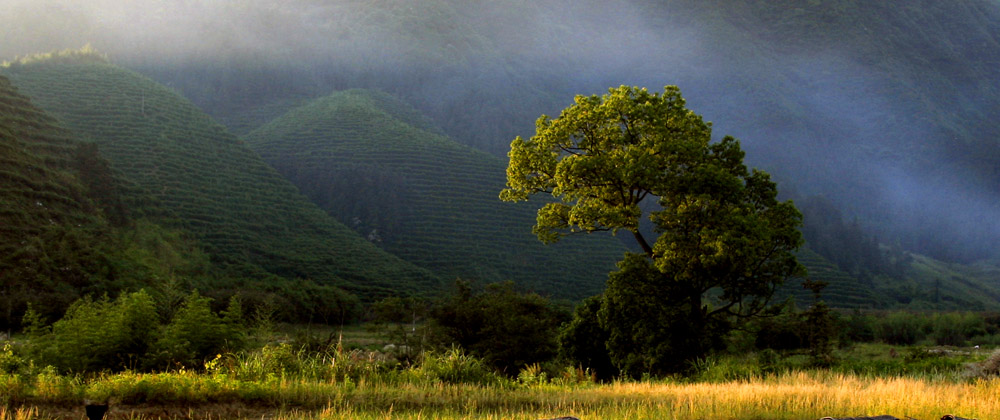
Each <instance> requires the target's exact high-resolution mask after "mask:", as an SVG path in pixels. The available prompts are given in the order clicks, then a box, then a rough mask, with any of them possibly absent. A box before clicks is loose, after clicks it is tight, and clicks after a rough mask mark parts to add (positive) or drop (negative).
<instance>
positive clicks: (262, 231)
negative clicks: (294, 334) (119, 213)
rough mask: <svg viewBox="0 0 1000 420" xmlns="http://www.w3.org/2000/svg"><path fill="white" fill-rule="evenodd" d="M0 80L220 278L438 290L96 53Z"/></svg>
mask: <svg viewBox="0 0 1000 420" xmlns="http://www.w3.org/2000/svg"><path fill="white" fill-rule="evenodd" d="M2 73H3V74H4V75H6V76H7V77H8V78H10V79H11V81H12V82H13V83H14V84H15V85H16V86H18V88H19V89H21V90H22V92H24V93H26V94H27V95H29V96H31V97H32V98H33V99H34V100H35V101H36V103H37V104H38V106H39V107H40V108H42V109H45V110H46V111H48V112H50V113H51V114H53V115H55V116H56V117H57V118H58V119H59V120H60V121H62V122H63V123H64V124H65V127H66V128H68V129H69V130H71V131H72V132H74V133H75V134H76V135H78V136H79V137H80V138H82V139H83V140H86V141H89V142H93V143H95V144H96V145H97V146H98V147H99V149H100V153H101V154H102V155H103V156H105V157H106V158H107V159H108V160H109V161H110V163H111V166H112V168H113V169H114V170H116V171H120V172H121V173H122V174H123V175H124V176H125V177H126V178H128V179H129V180H131V181H133V182H134V183H135V184H136V185H137V187H138V188H140V189H141V190H142V191H143V194H146V195H148V196H149V197H151V200H152V201H153V202H155V203H157V204H156V205H158V206H162V208H163V211H162V212H163V213H164V216H163V217H162V219H163V220H164V221H165V223H167V224H168V225H169V226H172V227H175V228H178V229H182V230H184V231H187V232H190V233H191V234H192V236H193V237H194V238H195V239H196V240H197V241H198V242H199V244H200V246H201V247H202V249H203V250H204V252H205V253H206V254H207V255H209V256H210V257H211V260H212V264H213V265H214V266H216V267H221V268H222V272H223V273H225V275H226V276H229V277H234V278H257V279H260V278H268V277H278V278H284V279H309V280H313V281H315V282H317V283H319V284H325V285H332V286H336V287H340V288H343V289H345V290H348V291H350V292H352V293H355V294H357V295H359V296H361V297H363V298H367V299H373V298H376V297H379V296H386V295H389V294H405V293H430V292H433V291H436V290H438V289H439V288H440V286H441V284H440V281H439V280H438V278H437V277H436V276H435V275H434V274H432V273H431V272H429V271H427V270H424V269H420V268H417V267H415V266H413V265H411V264H408V263H406V262H404V261H402V260H400V259H399V258H396V257H395V256H393V255H391V254H388V253H386V252H384V251H382V250H380V249H378V248H377V247H376V246H374V245H372V244H371V243H370V242H368V241H366V240H365V239H363V238H361V237H359V236H358V235H357V234H355V233H354V232H353V231H351V230H350V229H349V228H347V227H345V226H344V225H342V224H340V223H337V222H336V221H334V220H333V219H331V218H330V217H328V216H327V215H326V214H324V213H323V211H322V210H320V209H319V208H317V207H316V206H315V205H313V204H312V203H310V202H309V201H308V200H306V199H305V198H304V197H303V196H302V195H301V194H299V193H298V191H297V190H296V188H295V187H294V186H293V185H291V184H290V183H289V182H288V181H286V180H285V179H284V178H282V177H281V176H280V175H279V174H278V173H277V172H275V171H274V170H273V169H272V168H271V167H270V166H268V165H267V164H266V163H264V161H263V160H261V159H260V157H259V156H257V155H256V154H255V153H254V152H253V151H251V150H250V149H248V148H247V147H246V146H245V145H244V144H243V142H242V141H240V140H239V139H238V138H236V137H235V136H233V135H232V134H230V133H229V132H228V131H227V130H226V129H225V128H224V127H222V126H221V125H219V124H216V123H214V122H213V121H212V120H211V118H209V117H208V116H207V115H205V114H204V113H202V112H201V111H200V110H199V109H198V108H197V107H195V106H194V105H192V104H191V103H190V102H189V101H187V100H186V99H184V98H183V97H181V96H180V95H179V94H178V93H177V92H175V91H173V90H171V89H169V88H166V87H164V86H162V85H159V84H157V83H155V82H153V81H152V80H150V79H148V78H146V77H143V76H141V75H139V74H137V73H135V72H132V71H129V70H125V69H123V68H121V67H117V66H114V65H111V64H109V63H108V62H106V61H105V60H103V59H101V58H100V57H99V56H96V55H94V54H70V55H66V56H58V55H57V56H53V57H48V58H40V59H34V60H25V61H23V62H20V63H14V64H12V65H10V66H8V67H7V68H4V69H3V70H2Z"/></svg>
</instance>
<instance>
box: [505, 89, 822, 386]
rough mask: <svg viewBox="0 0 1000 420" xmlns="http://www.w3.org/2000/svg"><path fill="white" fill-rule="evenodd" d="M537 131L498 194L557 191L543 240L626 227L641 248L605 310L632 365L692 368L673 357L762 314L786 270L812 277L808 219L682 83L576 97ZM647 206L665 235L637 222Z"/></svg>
mask: <svg viewBox="0 0 1000 420" xmlns="http://www.w3.org/2000/svg"><path fill="white" fill-rule="evenodd" d="M535 128H536V132H535V135H534V136H532V137H531V139H529V140H524V139H522V138H521V137H518V138H516V139H514V141H513V142H512V143H511V150H510V153H509V156H510V164H509V166H508V167H507V188H506V189H504V190H503V191H502V192H501V194H500V197H501V198H502V199H504V200H508V201H518V200H527V199H528V198H529V197H530V196H531V195H533V194H536V193H546V194H552V195H553V196H555V197H556V198H558V201H553V202H549V203H547V204H546V205H545V206H543V207H542V208H541V209H540V210H539V211H538V218H537V223H536V225H535V227H534V232H535V234H536V235H538V237H539V239H541V240H542V241H543V242H555V241H557V240H559V238H560V237H562V236H565V235H569V234H575V233H580V232H588V233H589V232H597V231H612V232H618V231H622V230H624V231H627V232H630V233H631V234H632V235H633V237H634V238H635V239H636V242H637V243H638V245H639V247H640V248H641V249H642V251H643V253H642V254H635V255H632V256H629V257H627V258H626V260H625V261H623V262H622V263H621V264H620V265H619V267H620V271H619V272H618V274H617V276H612V278H611V279H609V282H608V290H607V291H606V292H605V301H604V303H605V304H604V306H603V307H602V314H603V315H602V318H601V319H602V323H603V324H604V326H605V327H606V328H607V329H608V331H609V333H610V337H611V338H610V340H609V341H608V345H609V350H610V351H611V354H612V358H613V360H614V361H615V363H616V364H618V365H619V367H622V368H624V369H626V371H627V373H630V374H633V375H638V374H641V373H646V372H649V373H666V372H671V371H677V370H679V369H680V368H681V367H682V365H683V363H676V362H674V361H668V360H678V359H680V360H688V361H690V360H693V359H694V358H697V357H701V356H702V355H704V354H705V353H706V352H708V351H710V350H711V349H712V348H713V347H714V343H716V342H718V338H719V337H721V336H722V334H724V333H725V331H726V330H727V329H728V325H730V323H731V322H733V321H739V320H742V319H747V318H752V317H754V316H756V315H757V314H759V313H761V312H762V311H763V310H765V309H766V307H767V306H768V301H769V299H770V297H771V296H772V294H773V292H774V289H775V288H776V287H777V286H778V285H779V284H781V283H782V282H783V281H784V279H785V278H787V277H789V276H793V275H798V274H802V273H803V271H804V269H803V268H802V266H801V265H799V264H798V262H797V261H796V259H795V256H794V254H792V251H794V250H795V249H796V248H798V246H799V244H800V243H801V237H800V234H799V231H798V229H797V228H798V226H799V225H800V224H801V214H800V213H799V212H798V210H796V209H795V206H793V205H792V203H791V202H779V201H777V198H776V197H777V189H776V186H775V184H774V183H773V182H771V180H770V177H769V176H768V174H767V173H765V172H762V171H757V170H752V171H751V170H748V169H747V167H746V166H745V165H744V164H743V151H742V150H741V149H740V146H739V142H738V141H737V140H736V139H734V138H732V137H728V136H727V137H725V138H723V139H722V140H721V141H719V142H717V143H712V142H711V126H710V125H709V124H708V123H705V122H704V121H702V119H701V117H700V116H698V115H697V114H695V113H693V112H691V111H690V110H688V109H687V108H686V107H685V102H684V99H683V98H682V97H681V94H680V90H679V89H678V88H677V87H675V86H667V87H666V88H664V92H663V93H662V94H658V93H650V92H648V91H647V90H646V89H639V88H634V87H627V86H622V87H619V88H615V89H611V90H610V91H609V93H608V94H606V95H604V96H596V95H595V96H589V97H586V96H577V97H576V99H575V103H574V104H573V105H571V106H570V107H568V108H566V109H564V110H563V111H562V113H561V114H560V115H559V118H556V119H551V118H549V117H548V116H545V115H543V116H541V117H540V118H539V119H538V121H537V122H536V126H535ZM650 201H653V202H655V209H654V210H652V211H648V213H647V214H646V215H645V216H646V218H648V220H650V221H652V223H653V225H654V226H655V231H656V232H657V233H658V234H659V236H657V237H656V238H655V241H650V240H649V238H647V234H648V233H644V232H643V231H642V230H641V229H640V221H641V220H643V219H644V217H643V216H644V212H647V210H645V209H646V208H648V206H649V204H651V203H649V202H650ZM709 291H715V292H717V293H715V292H713V294H712V298H709V295H708V292H709ZM666 320H669V321H670V323H669V324H663V322H664V321H666ZM664 325H669V327H664ZM664 328H666V330H667V331H664ZM649 332H656V334H655V337H656V338H647V337H646V336H645V335H644V334H646V333H649ZM678 340H680V341H678Z"/></svg>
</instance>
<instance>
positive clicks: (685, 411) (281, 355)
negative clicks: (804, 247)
mask: <svg viewBox="0 0 1000 420" xmlns="http://www.w3.org/2000/svg"><path fill="white" fill-rule="evenodd" d="M345 336H346V337H350V338H351V339H352V340H361V341H366V340H369V339H370V338H371V337H370V335H369V334H366V333H365V332H363V331H361V330H351V331H348V333H347V334H345ZM918 353H928V351H927V350H926V349H920V348H917V347H911V348H899V347H891V346H888V345H884V344H856V345H854V346H852V347H851V348H849V349H841V350H838V359H839V360H840V363H838V364H837V365H835V366H833V367H831V368H827V369H815V368H806V367H799V366H798V362H797V361H796V357H797V356H795V355H789V356H786V357H783V358H782V359H781V360H780V363H779V365H778V366H777V367H776V368H773V367H772V368H770V370H771V371H770V372H768V370H769V368H767V367H762V366H761V365H760V363H758V362H757V361H756V360H757V355H754V354H749V355H743V356H735V355H730V356H722V357H719V358H714V359H711V360H709V361H706V362H705V363H703V364H701V365H700V366H699V367H698V369H699V373H698V374H697V375H695V376H693V377H685V378H681V377H677V378H667V379H656V380H652V379H650V380H642V381H631V380H619V381H614V382H610V383H596V382H594V381H593V379H592V377H591V376H590V375H589V373H588V372H585V371H580V370H579V369H573V368H565V369H564V370H562V371H558V372H556V373H552V374H548V373H546V372H545V369H542V368H539V367H537V366H536V367H534V368H532V367H529V368H527V369H525V370H522V371H521V372H520V374H519V375H518V376H517V378H512V377H506V376H502V375H497V374H495V373H493V372H490V371H488V370H487V369H485V368H484V367H483V366H482V365H481V364H479V362H478V361H477V360H476V359H475V358H473V357H470V356H467V355H465V354H464V353H463V352H461V351H459V350H457V349H453V350H451V351H447V352H440V353H429V354H425V355H424V357H423V358H422V360H420V361H418V362H414V363H413V364H411V365H408V366H400V365H398V364H394V363H395V362H392V361H391V360H389V359H388V358H386V357H385V354H381V353H380V352H376V351H370V350H365V349H361V348H356V349H354V350H343V349H342V347H340V346H338V347H336V348H334V349H332V350H331V351H329V352H325V353H313V352H305V351H301V350H294V349H293V347H292V346H290V345H288V344H276V345H268V346H265V347H263V348H261V349H260V350H256V351H251V352H241V353H237V354H222V355H218V356H217V357H216V358H215V359H213V360H211V361H209V362H207V363H206V364H205V366H204V369H197V370H191V369H177V370H173V371H169V372H153V373H139V372H133V371H125V372H120V373H103V374H89V375H73V374H59V373H56V372H55V371H54V370H52V369H46V368H42V369H37V368H34V367H31V366H29V367H27V368H26V369H21V370H20V371H19V372H20V373H0V402H2V404H0V420H15V419H16V420H20V419H29V418H30V419H56V418H61V419H80V418H84V411H83V403H82V402H83V401H85V400H88V401H98V402H104V401H107V402H108V403H109V404H110V405H111V410H110V411H109V413H108V416H107V417H106V418H109V419H151V418H185V419H190V418H197V419H211V418H215V419H235V418H274V419H542V418H551V417H558V416H575V417H578V418H580V419H582V420H587V419H651V418H656V419H818V418H821V417H824V416H860V415H871V416H874V415H881V414H890V415H893V416H896V417H900V418H907V417H911V418H914V419H938V418H940V417H941V416H942V415H944V414H949V413H952V414H956V415H959V416H962V417H966V418H978V419H990V418H1000V399H998V398H996V396H997V395H1000V379H998V378H995V377H993V378H986V379H984V378H983V377H977V376H975V375H973V374H971V372H972V369H971V368H970V367H972V366H975V365H976V364H977V363H982V362H983V361H984V360H987V359H996V358H997V357H989V356H990V351H987V350H981V351H977V350H969V351H966V350H962V349H947V348H938V349H934V351H933V352H930V353H928V354H933V356H925V357H917V356H914V355H916V354H918ZM8 354H9V353H8ZM929 359H933V360H937V362H936V363H928V362H927V360H929ZM894 360H898V361H899V363H901V364H902V365H905V366H910V369H909V370H906V369H900V368H892V367H891V366H892V363H894V362H893V361H894ZM894 369H895V370H894ZM887 372H907V373H897V374H892V373H887Z"/></svg>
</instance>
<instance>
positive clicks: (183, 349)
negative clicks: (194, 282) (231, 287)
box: [152, 291, 245, 367]
mask: <svg viewBox="0 0 1000 420" xmlns="http://www.w3.org/2000/svg"><path fill="white" fill-rule="evenodd" d="M242 314H243V312H242V309H241V308H240V303H239V300H238V299H235V298H233V299H231V300H230V304H229V307H228V308H227V309H226V311H224V312H223V313H222V314H221V315H217V314H215V313H213V312H212V309H211V299H209V298H206V297H202V296H201V295H199V294H198V292H197V291H195V292H192V293H191V294H190V295H188V297H187V299H185V301H184V303H183V304H182V305H181V307H180V309H178V310H177V313H176V314H174V317H173V319H171V320H170V323H169V324H167V325H166V327H164V328H163V333H162V335H160V337H159V339H158V340H157V341H156V350H155V353H154V354H153V357H152V363H155V364H157V365H160V366H163V365H168V366H169V365H175V366H177V365H179V366H188V367H192V366H201V362H202V361H203V360H204V359H205V358H208V357H211V356H212V355H215V354H220V353H223V352H225V351H229V350H234V349H238V348H240V347H241V346H242V343H243V341H244V339H245V336H244V334H243V328H242V326H243V325H242Z"/></svg>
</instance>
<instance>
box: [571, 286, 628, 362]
mask: <svg viewBox="0 0 1000 420" xmlns="http://www.w3.org/2000/svg"><path fill="white" fill-rule="evenodd" d="M602 301H603V297H602V296H600V295H598V296H592V297H590V298H587V299H586V300H584V301H583V303H581V304H580V305H579V306H577V307H576V311H575V312H574V313H573V319H572V320H571V321H570V322H568V323H566V324H563V326H562V329H561V330H560V331H559V337H558V341H559V357H560V358H562V359H564V360H567V361H569V362H571V363H572V364H573V365H575V366H580V367H581V368H582V369H586V370H591V371H592V372H593V373H595V374H596V375H597V377H598V378H600V379H601V380H609V379H611V378H614V377H615V376H617V375H618V369H617V368H616V367H615V366H614V364H612V363H611V356H610V355H609V354H608V348H607V346H606V345H605V343H606V342H607V341H608V332H607V330H605V329H604V328H603V327H601V323H600V322H599V320H598V319H597V312H598V311H599V310H600V309H601V303H602Z"/></svg>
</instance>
